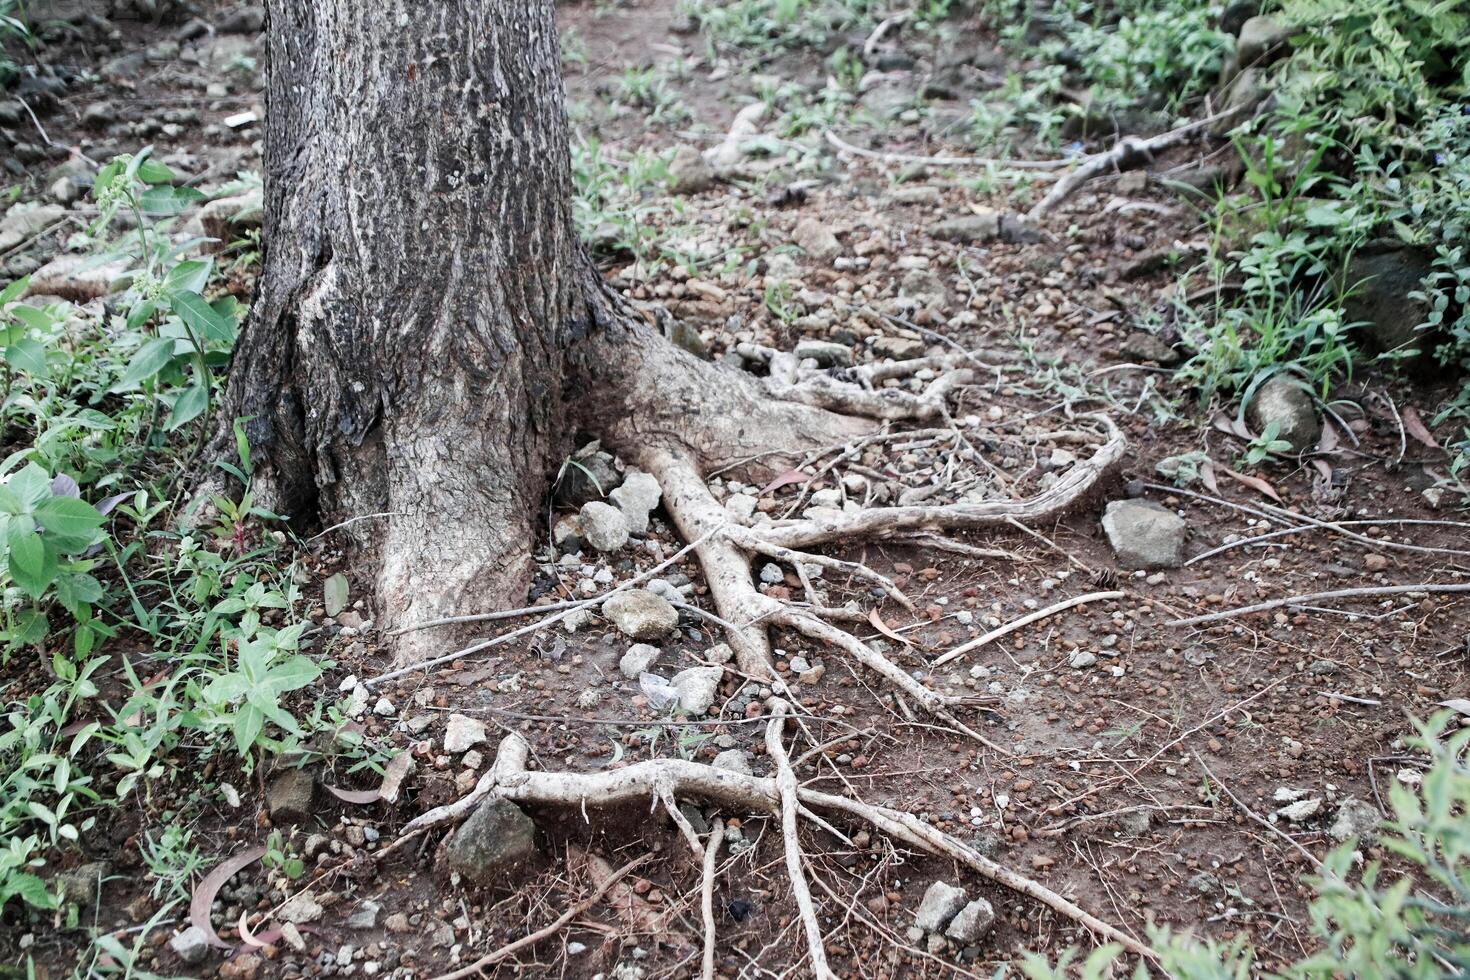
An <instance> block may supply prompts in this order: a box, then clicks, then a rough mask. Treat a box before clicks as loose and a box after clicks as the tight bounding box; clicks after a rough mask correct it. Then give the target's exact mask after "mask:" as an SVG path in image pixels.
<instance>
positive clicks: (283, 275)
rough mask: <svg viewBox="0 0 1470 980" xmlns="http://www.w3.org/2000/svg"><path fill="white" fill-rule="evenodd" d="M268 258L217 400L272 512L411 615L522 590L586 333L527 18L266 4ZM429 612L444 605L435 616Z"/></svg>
mask: <svg viewBox="0 0 1470 980" xmlns="http://www.w3.org/2000/svg"><path fill="white" fill-rule="evenodd" d="M269 16H270V22H269V28H268V33H269V37H270V85H269V90H268V97H267V98H268V112H267V132H266V168H267V205H266V227H265V241H266V245H267V252H266V263H265V269H264V272H263V275H262V277H261V286H260V291H259V295H258V296H257V298H256V304H255V311H254V316H253V318H252V320H251V322H250V324H249V326H248V328H247V330H246V333H245V336H244V338H243V340H242V344H241V347H240V350H239V352H238V354H237V363H236V366H235V375H234V377H233V378H232V384H231V395H232V397H233V398H234V399H235V402H236V411H237V414H240V415H247V416H252V417H253V418H252V421H251V422H250V423H249V424H248V426H247V431H248V433H249V435H250V439H251V442H252V443H253V444H254V445H255V446H256V447H257V449H258V451H259V455H260V458H261V460H262V470H261V472H260V473H259V474H258V476H257V480H258V482H259V483H260V484H261V486H263V487H264V488H266V489H267V490H268V491H269V492H270V493H271V494H272V495H273V498H274V499H272V500H271V501H270V502H271V503H272V504H273V505H274V506H276V507H278V508H281V509H283V510H285V511H286V512H288V513H292V514H295V515H300V514H307V513H309V512H311V511H313V510H315V511H316V512H318V513H319V514H320V515H321V516H322V517H323V518H324V519H331V520H337V519H342V518H345V517H351V516H354V515H360V514H366V513H371V512H376V511H391V512H393V513H394V515H395V516H393V518H392V519H391V520H390V521H389V522H387V524H386V531H385V530H384V525H377V526H374V527H371V528H365V530H367V531H368V532H369V534H368V535H366V537H370V538H372V539H375V540H377V541H380V542H381V557H382V562H383V568H382V574H381V577H380V599H381V600H382V601H383V602H384V603H386V605H387V606H388V607H389V608H388V612H389V614H390V616H391V618H393V619H395V620H406V621H414V620H418V619H422V618H427V617H430V616H433V615H439V614H442V613H444V612H447V611H453V609H455V608H458V607H460V606H461V605H463V604H466V603H470V604H478V603H479V602H482V601H493V600H496V599H498V598H500V597H501V596H502V595H503V594H504V593H506V592H509V591H511V589H512V588H514V586H515V585H516V583H519V584H521V585H523V584H524V581H525V578H526V575H527V574H528V572H529V565H528V563H527V561H526V555H527V545H528V542H529V541H531V540H532V530H531V520H532V515H533V514H534V512H535V510H536V506H537V504H538V503H539V501H540V499H541V493H542V489H543V482H544V479H545V474H546V472H547V470H548V468H549V466H550V462H551V459H552V457H553V455H554V451H555V450H556V448H557V443H558V436H559V435H560V426H561V419H560V418H559V399H560V392H559V390H558V385H559V379H560V377H561V373H562V365H563V359H564V351H565V349H566V347H567V345H568V344H569V343H570V342H571V340H572V339H573V338H574V337H575V336H576V335H577V333H578V330H579V325H585V324H587V322H588V317H587V315H586V313H585V303H584V301H583V298H582V289H583V283H584V279H583V277H582V276H581V275H580V273H581V270H582V269H583V268H584V266H583V260H582V253H581V250H580V248H579V246H578V244H577V241H576V237H575V234H574V233H573V230H572V220H571V181H570V173H569V167H568V148H567V142H566V141H567V129H566V126H565V125H564V122H563V116H562V112H561V105H562V103H561V98H562V96H561V91H562V83H561V74H560V50H559V47H558V43H557V37H556V31H555V26H554V24H553V20H552V16H551V4H550V3H549V2H535V3H530V4H502V3H470V2H431V3H408V2H405V0H394V2H387V3H376V4H362V3H358V2H356V0H317V2H314V3H298V2H295V0H277V2H272V3H271V4H270V5H269ZM446 602H447V603H448V605H447V606H446Z"/></svg>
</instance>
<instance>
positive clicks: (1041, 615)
mask: <svg viewBox="0 0 1470 980" xmlns="http://www.w3.org/2000/svg"><path fill="white" fill-rule="evenodd" d="M1121 598H1123V593H1121V592H1089V593H1087V594H1086V595H1079V596H1073V597H1072V598H1070V599H1064V600H1062V601H1061V602H1058V603H1057V604H1056V605H1052V606H1047V607H1046V608H1045V609H1038V610H1036V611H1035V612H1033V613H1027V614H1026V615H1025V616H1022V617H1021V618H1020V619H1017V620H1015V621H1014V622H1010V623H1007V624H1005V625H1004V626H1001V627H999V628H998V629H993V630H991V631H990V632H989V633H986V634H985V635H984V636H977V637H975V639H973V640H971V641H970V642H968V643H962V644H960V645H959V646H957V647H955V648H954V649H953V650H951V651H949V653H946V654H945V655H944V656H942V657H940V658H939V659H938V660H936V661H934V662H933V663H932V664H930V666H931V667H942V666H944V665H945V664H947V663H949V662H950V661H951V660H953V659H955V658H956V657H960V656H963V655H965V654H967V653H969V652H970V651H971V650H978V649H979V648H980V647H983V646H984V645H985V644H987V643H992V642H994V641H995V640H998V639H1000V638H1001V637H1003V636H1009V635H1010V634H1011V633H1014V632H1015V631H1016V630H1018V629H1021V628H1022V627H1024V626H1029V625H1031V624H1032V623H1034V622H1036V621H1037V620H1040V619H1045V618H1046V617H1048V616H1054V615H1056V614H1057V613H1059V612H1064V611H1065V610H1068V609H1071V608H1072V607H1073V606H1081V605H1085V604H1087V603H1089V602H1106V601H1108V600H1110V599H1121Z"/></svg>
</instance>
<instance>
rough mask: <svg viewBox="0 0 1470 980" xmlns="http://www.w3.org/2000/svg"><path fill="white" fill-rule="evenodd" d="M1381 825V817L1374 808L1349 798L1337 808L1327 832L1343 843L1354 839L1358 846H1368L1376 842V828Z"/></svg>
mask: <svg viewBox="0 0 1470 980" xmlns="http://www.w3.org/2000/svg"><path fill="white" fill-rule="evenodd" d="M1382 823H1383V816H1382V815H1381V814H1380V813H1379V812H1378V808H1377V807H1376V806H1374V805H1373V804H1371V803H1366V802H1364V801H1363V800H1360V799H1358V798H1357V797H1355V796H1349V797H1348V798H1347V799H1345V800H1343V801H1342V805H1341V806H1339V807H1338V808H1337V817H1336V819H1334V820H1333V821H1332V826H1331V827H1329V828H1328V830H1327V832H1328V833H1329V834H1331V835H1332V836H1333V838H1334V839H1335V840H1339V841H1345V840H1348V839H1350V838H1353V837H1356V838H1357V839H1358V843H1359V844H1361V845H1368V844H1372V843H1374V842H1375V841H1377V840H1378V828H1379V826H1380V825H1381V824H1382Z"/></svg>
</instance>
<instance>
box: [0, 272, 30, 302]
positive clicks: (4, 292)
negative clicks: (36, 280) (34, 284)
mask: <svg viewBox="0 0 1470 980" xmlns="http://www.w3.org/2000/svg"><path fill="white" fill-rule="evenodd" d="M30 284H31V277H30V276H21V277H20V278H19V279H17V280H15V282H13V283H11V284H10V285H8V286H6V287H5V288H4V289H0V307H3V306H4V305H5V304H7V303H14V302H15V301H16V300H18V299H20V297H21V294H22V293H24V292H25V291H26V287H27V286H29V285H30Z"/></svg>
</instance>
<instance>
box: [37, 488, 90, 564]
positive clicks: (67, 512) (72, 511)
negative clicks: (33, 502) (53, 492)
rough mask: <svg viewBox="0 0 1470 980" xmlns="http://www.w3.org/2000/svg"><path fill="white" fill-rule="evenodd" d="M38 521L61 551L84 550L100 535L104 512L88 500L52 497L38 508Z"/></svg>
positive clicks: (68, 552)
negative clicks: (98, 532)
mask: <svg viewBox="0 0 1470 980" xmlns="http://www.w3.org/2000/svg"><path fill="white" fill-rule="evenodd" d="M36 520H37V521H38V522H40V524H41V526H42V527H43V528H44V529H45V531H44V535H45V539H46V541H48V542H50V543H51V545H52V546H53V547H55V549H56V550H57V551H58V552H59V553H61V554H74V553H76V552H78V551H82V550H83V549H85V548H86V547H87V546H88V545H90V544H91V543H92V542H93V541H94V540H96V537H97V529H98V528H99V527H101V526H102V515H101V514H99V513H97V508H95V507H93V506H92V505H91V504H89V503H87V502H86V501H85V500H77V499H76V498H75V497H52V498H51V499H50V500H47V501H45V502H44V503H42V504H41V505H40V506H39V507H37V508H36Z"/></svg>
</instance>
